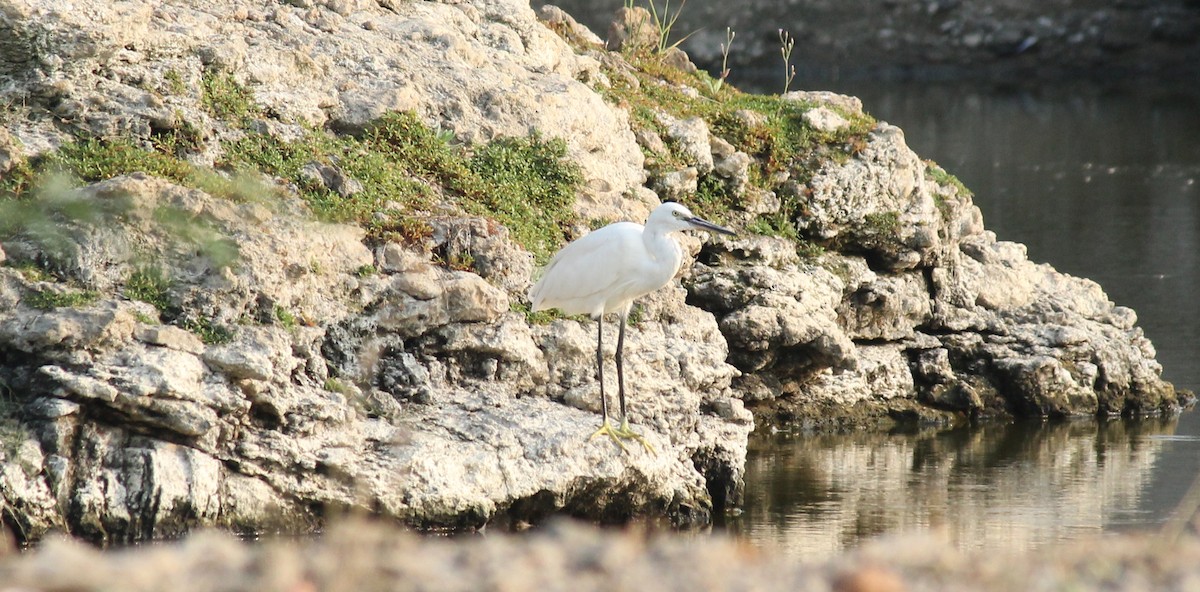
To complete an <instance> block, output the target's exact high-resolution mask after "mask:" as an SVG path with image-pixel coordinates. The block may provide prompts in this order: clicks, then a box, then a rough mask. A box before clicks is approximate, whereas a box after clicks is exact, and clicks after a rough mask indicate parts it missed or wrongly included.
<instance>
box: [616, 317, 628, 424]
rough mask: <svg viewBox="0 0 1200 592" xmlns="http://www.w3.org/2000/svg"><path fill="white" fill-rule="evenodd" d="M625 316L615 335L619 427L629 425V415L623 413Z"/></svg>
mask: <svg viewBox="0 0 1200 592" xmlns="http://www.w3.org/2000/svg"><path fill="white" fill-rule="evenodd" d="M624 350H625V315H621V331H620V332H619V333H617V355H616V361H617V394H618V395H619V396H620V399H621V425H629V414H627V413H625V362H624V356H623V355H622V352H623V351H624Z"/></svg>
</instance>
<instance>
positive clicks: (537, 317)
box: [508, 299, 583, 325]
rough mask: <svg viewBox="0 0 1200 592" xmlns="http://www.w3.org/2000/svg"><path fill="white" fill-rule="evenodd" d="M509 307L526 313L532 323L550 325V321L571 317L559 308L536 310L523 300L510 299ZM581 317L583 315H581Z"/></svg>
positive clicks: (526, 319)
mask: <svg viewBox="0 0 1200 592" xmlns="http://www.w3.org/2000/svg"><path fill="white" fill-rule="evenodd" d="M508 309H509V310H510V311H512V312H518V313H521V314H523V315H525V321H526V322H528V323H529V324H531V325H549V324H550V323H552V322H554V321H555V319H565V318H570V317H567V316H566V315H563V314H562V313H561V312H559V310H558V309H557V308H552V309H550V310H539V311H537V312H534V311H533V309H532V308H530V306H529V303H527V302H521V301H518V300H516V299H513V300H510V301H509V304H508ZM580 318H583V317H582V316H581V317H580Z"/></svg>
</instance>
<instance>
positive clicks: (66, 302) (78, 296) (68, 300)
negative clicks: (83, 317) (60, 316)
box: [24, 290, 100, 310]
mask: <svg viewBox="0 0 1200 592" xmlns="http://www.w3.org/2000/svg"><path fill="white" fill-rule="evenodd" d="M98 298H100V294H98V293H97V292H94V291H92V290H80V291H76V290H69V291H65V292H53V291H50V290H41V291H36V292H32V293H31V294H29V295H28V296H26V297H25V299H24V301H25V304H28V305H29V306H32V307H33V308H40V309H42V310H53V309H55V308H63V307H78V306H87V305H89V304H91V303H93V302H95V301H96V300H97V299H98Z"/></svg>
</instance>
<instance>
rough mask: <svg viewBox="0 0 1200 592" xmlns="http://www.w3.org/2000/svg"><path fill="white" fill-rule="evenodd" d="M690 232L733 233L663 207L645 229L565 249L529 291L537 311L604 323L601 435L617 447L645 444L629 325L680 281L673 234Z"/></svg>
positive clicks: (622, 228) (624, 225) (628, 226)
mask: <svg viewBox="0 0 1200 592" xmlns="http://www.w3.org/2000/svg"><path fill="white" fill-rule="evenodd" d="M688 229H699V230H709V231H713V232H720V233H723V234H734V232H733V231H732V230H729V229H728V228H723V227H721V226H717V225H716V224H713V223H712V222H709V221H707V220H703V219H701V218H698V217H696V216H695V215H693V214H692V212H691V210H688V209H687V208H686V207H684V206H683V205H680V204H678V203H673V202H668V203H664V204H662V205H660V206H658V207H657V208H656V209H655V210H654V211H653V212H651V214H650V218H649V219H648V220H646V225H645V226H642V225H641V224H634V223H632V222H617V223H615V224H609V225H608V226H605V227H604V228H601V229H599V230H596V231H593V232H591V233H589V234H587V235H584V236H583V237H581V238H579V239H577V240H575V241H574V242H572V243H570V244H568V245H567V246H565V247H563V249H562V250H561V251H559V252H558V253H557V254H555V255H554V258H553V259H551V260H550V263H549V264H547V265H546V269H545V270H544V271H543V273H542V278H541V279H540V280H538V282H537V284H535V285H534V286H533V288H532V289H531V290H530V291H529V301H530V302H531V303H532V304H533V310H545V309H548V308H557V309H559V310H561V311H563V312H565V313H567V314H587V315H591V316H592V317H593V318H595V319H596V320H597V324H598V325H600V326H599V327H598V332H597V339H596V341H597V344H596V363H597V371H596V372H597V379H598V380H599V381H600V397H601V403H602V404H601V406H600V408H601V410H602V412H603V416H604V422H603V424H602V425H601V428H600V430H599V431H597V434H599V433H607V434H608V435H609V436H611V437H612V438H613V439H614V440H616V442H617V443H618V444H620V443H621V441H620V439H621V438H634V439H637V440H638V441H640V442H642V444H643V445H646V443H645V441H644V440H642V439H641V436H638V435H637V434H634V433H633V432H632V431H630V430H629V421H628V417H627V416H626V414H625V380H624V369H623V368H622V364H621V350H622V349H623V345H624V342H625V321H626V318H627V317H628V316H629V310H630V308H632V306H633V301H634V300H635V299H637V298H638V297H640V296H645V295H646V294H649V293H651V292H653V291H655V290H657V289H659V288H661V287H663V286H665V285H667V283H668V282H670V281H671V278H673V277H675V274H676V272H678V271H679V265H680V263H682V261H683V251H682V249H680V247H679V243H678V242H677V241H676V240H675V239H674V238H673V237H672V236H671V234H672V233H674V232H678V231H681V230H688ZM613 312H615V313H617V314H618V315H619V316H620V337H618V340H617V353H616V362H617V377H618V387H619V392H620V399H621V416H622V417H621V424H622V425H621V427H620V428H612V427H611V426H610V425H609V423H608V403H607V401H606V400H605V399H604V364H603V358H602V356H601V344H602V343H603V339H604V328H603V320H602V317H603V315H604V314H606V313H613ZM622 447H623V446H622ZM647 447H648V445H647Z"/></svg>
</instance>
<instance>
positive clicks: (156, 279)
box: [125, 267, 171, 313]
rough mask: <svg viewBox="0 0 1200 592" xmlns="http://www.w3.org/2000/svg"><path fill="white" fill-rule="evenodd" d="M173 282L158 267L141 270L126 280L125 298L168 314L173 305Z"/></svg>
mask: <svg viewBox="0 0 1200 592" xmlns="http://www.w3.org/2000/svg"><path fill="white" fill-rule="evenodd" d="M170 291H171V280H170V278H168V277H167V275H166V274H165V273H164V272H163V271H162V270H161V269H159V268H157V267H147V268H143V269H139V270H137V271H135V272H133V273H132V274H130V275H129V279H127V280H125V296H127V297H128V298H131V299H133V300H140V301H142V302H145V303H148V304H150V305H152V306H154V308H156V309H158V311H159V313H163V312H166V311H167V310H168V308H169V307H170V305H171V294H170Z"/></svg>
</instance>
